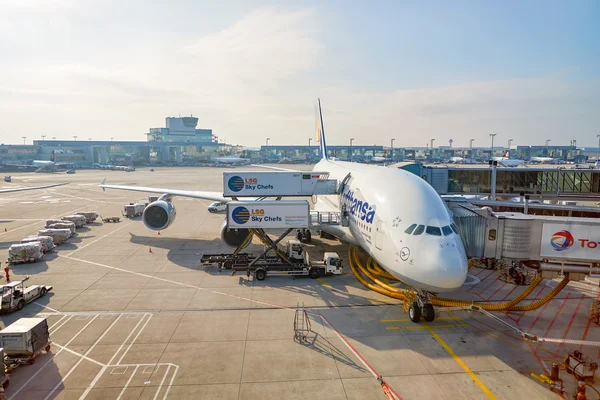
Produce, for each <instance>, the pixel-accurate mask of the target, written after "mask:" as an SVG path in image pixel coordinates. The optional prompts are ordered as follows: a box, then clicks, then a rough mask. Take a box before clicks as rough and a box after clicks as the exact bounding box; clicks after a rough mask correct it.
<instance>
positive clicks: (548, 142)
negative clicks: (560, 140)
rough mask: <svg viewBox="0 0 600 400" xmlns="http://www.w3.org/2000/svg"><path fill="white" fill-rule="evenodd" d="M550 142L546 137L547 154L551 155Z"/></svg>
mask: <svg viewBox="0 0 600 400" xmlns="http://www.w3.org/2000/svg"><path fill="white" fill-rule="evenodd" d="M549 144H550V139H546V155H547V156H549V155H550V149H548V145H549Z"/></svg>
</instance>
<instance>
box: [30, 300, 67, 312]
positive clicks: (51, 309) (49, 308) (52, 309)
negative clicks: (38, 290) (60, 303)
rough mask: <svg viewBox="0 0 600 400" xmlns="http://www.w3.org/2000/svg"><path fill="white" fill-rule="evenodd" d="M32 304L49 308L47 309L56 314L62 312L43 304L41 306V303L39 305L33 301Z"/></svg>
mask: <svg viewBox="0 0 600 400" xmlns="http://www.w3.org/2000/svg"><path fill="white" fill-rule="evenodd" d="M32 303H33V304H35V305H36V306H40V307H44V308H47V309H48V310H50V311H54V312H55V313H57V312H60V311H58V310H55V309H54V308H52V307H48V306H45V305H43V304H40V303H37V302H35V301H32Z"/></svg>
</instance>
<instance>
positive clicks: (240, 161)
mask: <svg viewBox="0 0 600 400" xmlns="http://www.w3.org/2000/svg"><path fill="white" fill-rule="evenodd" d="M210 160H211V161H212V162H215V163H220V164H230V165H246V164H250V160H248V159H247V158H242V157H211V159H210Z"/></svg>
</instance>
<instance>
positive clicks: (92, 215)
mask: <svg viewBox="0 0 600 400" xmlns="http://www.w3.org/2000/svg"><path fill="white" fill-rule="evenodd" d="M75 215H83V216H84V217H85V222H86V223H88V224H89V223H92V222H94V221H95V220H96V219H97V218H98V213H97V212H95V211H81V212H76V213H75Z"/></svg>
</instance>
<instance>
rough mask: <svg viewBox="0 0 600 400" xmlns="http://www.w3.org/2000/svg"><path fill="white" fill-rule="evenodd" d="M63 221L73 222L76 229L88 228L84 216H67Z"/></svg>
mask: <svg viewBox="0 0 600 400" xmlns="http://www.w3.org/2000/svg"><path fill="white" fill-rule="evenodd" d="M62 220H63V221H71V222H72V223H74V224H75V227H76V228H83V227H84V226H86V224H87V223H86V218H85V217H84V216H83V215H65V216H64V217H62Z"/></svg>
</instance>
